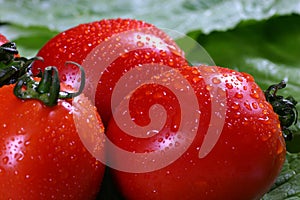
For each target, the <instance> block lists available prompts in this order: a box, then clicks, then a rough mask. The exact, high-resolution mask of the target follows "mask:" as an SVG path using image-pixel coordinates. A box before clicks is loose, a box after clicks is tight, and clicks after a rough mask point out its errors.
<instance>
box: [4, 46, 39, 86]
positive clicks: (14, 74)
mask: <svg viewBox="0 0 300 200" xmlns="http://www.w3.org/2000/svg"><path fill="white" fill-rule="evenodd" d="M17 54H18V50H17V48H16V45H15V43H13V42H8V43H5V44H3V45H1V46H0V87H2V86H3V85H9V84H13V83H16V82H17V80H18V78H19V77H20V76H22V75H24V74H25V73H27V72H28V71H29V68H30V65H31V63H32V62H33V61H34V60H37V59H40V58H37V57H35V58H31V59H27V58H24V57H15V55H17Z"/></svg>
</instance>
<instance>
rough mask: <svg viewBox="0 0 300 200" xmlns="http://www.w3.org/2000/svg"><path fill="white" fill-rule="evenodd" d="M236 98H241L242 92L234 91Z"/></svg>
mask: <svg viewBox="0 0 300 200" xmlns="http://www.w3.org/2000/svg"><path fill="white" fill-rule="evenodd" d="M234 96H235V97H236V98H238V99H242V98H243V97H244V96H243V94H242V93H239V92H237V93H235V95H234Z"/></svg>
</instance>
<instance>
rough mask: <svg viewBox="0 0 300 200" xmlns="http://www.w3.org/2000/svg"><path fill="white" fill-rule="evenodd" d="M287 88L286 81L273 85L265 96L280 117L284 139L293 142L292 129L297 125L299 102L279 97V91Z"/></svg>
mask: <svg viewBox="0 0 300 200" xmlns="http://www.w3.org/2000/svg"><path fill="white" fill-rule="evenodd" d="M285 87H286V83H285V81H281V82H280V83H278V84H274V85H271V86H270V87H269V88H268V89H267V90H266V91H265V96H266V99H267V101H268V102H269V103H270V104H271V105H272V107H273V110H274V112H275V113H277V114H278V116H279V120H280V125H281V128H282V131H283V135H284V138H285V139H286V140H291V139H292V138H293V133H292V131H291V129H290V127H291V126H292V125H294V124H296V123H297V119H298V111H297V109H296V104H297V103H298V102H297V101H296V100H295V99H294V98H293V97H292V96H288V97H286V98H285V97H283V96H280V95H277V92H278V90H280V89H283V88H285Z"/></svg>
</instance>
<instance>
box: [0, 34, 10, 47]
mask: <svg viewBox="0 0 300 200" xmlns="http://www.w3.org/2000/svg"><path fill="white" fill-rule="evenodd" d="M6 42H9V41H8V39H7V38H6V37H5V36H4V35H2V34H1V33H0V45H2V44H5V43H6Z"/></svg>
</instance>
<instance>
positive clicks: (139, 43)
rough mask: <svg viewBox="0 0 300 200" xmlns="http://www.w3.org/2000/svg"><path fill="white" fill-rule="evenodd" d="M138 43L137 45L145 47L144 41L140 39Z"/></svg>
mask: <svg viewBox="0 0 300 200" xmlns="http://www.w3.org/2000/svg"><path fill="white" fill-rule="evenodd" d="M136 45H137V46H138V47H143V46H144V43H143V42H141V41H138V42H137V43H136Z"/></svg>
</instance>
